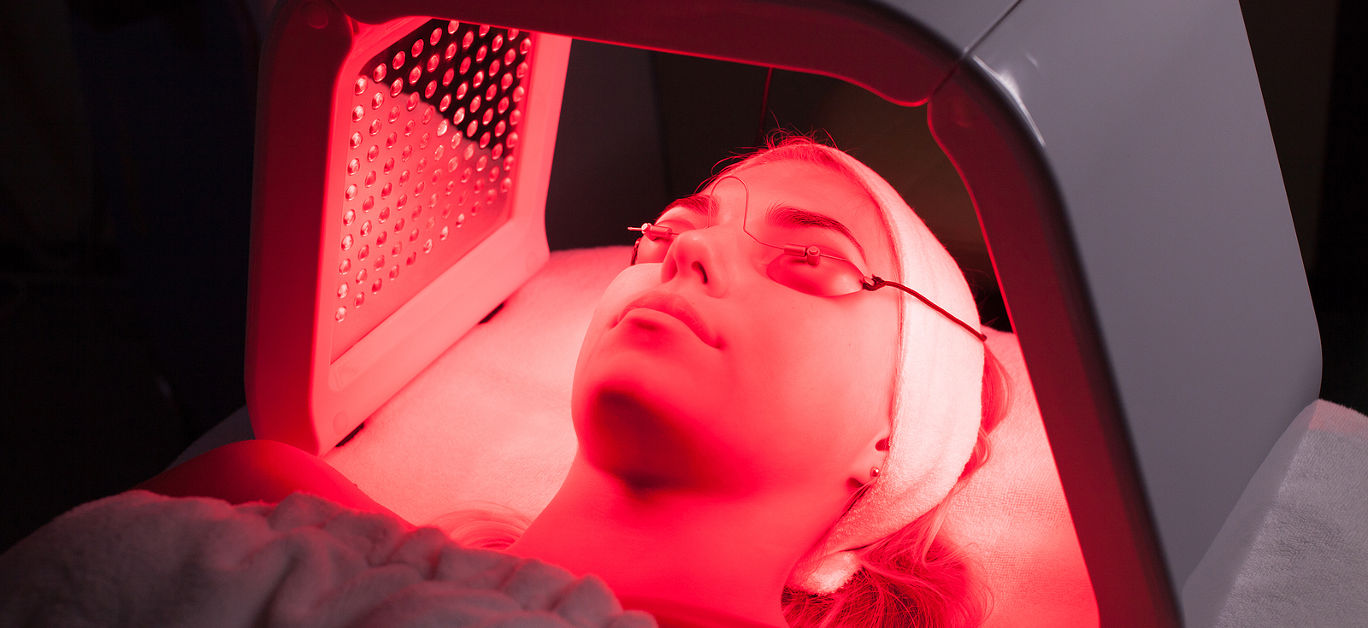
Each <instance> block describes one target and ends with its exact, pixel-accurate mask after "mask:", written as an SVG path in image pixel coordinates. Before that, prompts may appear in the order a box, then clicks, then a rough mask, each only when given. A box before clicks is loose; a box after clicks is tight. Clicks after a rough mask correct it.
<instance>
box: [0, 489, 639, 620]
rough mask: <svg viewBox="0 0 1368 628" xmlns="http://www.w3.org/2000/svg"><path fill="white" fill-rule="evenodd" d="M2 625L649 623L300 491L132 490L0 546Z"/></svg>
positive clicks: (519, 564) (550, 572)
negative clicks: (273, 496) (237, 495)
mask: <svg viewBox="0 0 1368 628" xmlns="http://www.w3.org/2000/svg"><path fill="white" fill-rule="evenodd" d="M0 625H3V626H21V625H22V626H528V627H533V626H537V627H540V626H547V627H551V626H595V627H605V628H608V627H612V628H627V627H637V626H654V625H655V621H654V620H652V619H651V618H650V617H648V616H646V615H645V614H643V613H640V612H626V613H624V612H623V611H622V608H621V606H619V604H618V602H617V600H616V599H615V598H614V597H613V594H612V593H610V592H609V591H608V589H607V587H606V586H605V585H604V584H603V582H602V581H600V580H598V579H596V578H593V577H588V578H576V577H574V576H572V575H570V574H569V573H568V572H566V571H565V570H563V569H560V568H558V567H552V566H550V565H547V564H545V563H542V562H540V561H535V560H524V559H519V558H515V557H512V556H508V555H506V554H500V553H497V552H489V551H481V550H470V549H464V548H461V547H458V546H456V545H455V544H453V543H451V542H449V541H448V540H447V539H446V537H445V536H444V535H443V534H442V533H441V532H439V531H437V530H435V529H433V528H423V529H418V530H407V529H405V528H404V527H403V526H402V525H401V524H400V522H398V521H397V520H395V519H393V518H391V517H386V516H383V515H375V514H363V513H358V512H354V511H351V510H348V509H346V508H343V507H341V506H338V505H336V504H333V503H331V502H328V501H325V500H323V499H319V498H316V497H312V496H309V495H301V494H296V495H293V496H291V497H289V498H286V499H285V500H284V501H282V502H281V503H280V504H279V505H268V504H260V503H258V504H247V505H241V506H231V505H229V504H227V503H226V502H223V501H218V500H212V499H199V498H181V499H172V498H167V497H161V496H158V495H153V494H151V493H147V492H143V491H134V492H129V493H124V494H121V495H116V496H114V497H109V498H106V499H102V500H100V501H96V502H91V503H89V504H85V505H83V506H80V507H78V508H76V509H75V510H73V511H71V512H68V513H67V514H65V515H62V516H61V517H58V518H57V519H56V520H54V521H53V522H51V523H49V524H48V525H46V526H44V527H43V528H40V529H39V530H38V531H37V532H35V533H34V534H32V535H30V536H29V537H28V538H26V539H24V540H23V541H20V542H19V543H18V544H17V545H15V546H14V547H12V548H10V550H9V551H7V552H6V553H5V554H4V555H3V556H0Z"/></svg>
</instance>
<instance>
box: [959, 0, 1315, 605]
mask: <svg viewBox="0 0 1368 628" xmlns="http://www.w3.org/2000/svg"><path fill="white" fill-rule="evenodd" d="M970 77H976V78H970ZM961 81H963V82H968V81H976V82H979V83H980V84H982V85H983V87H982V88H981V89H982V90H983V91H981V92H980V94H982V93H984V92H987V93H992V92H996V95H997V96H998V97H999V98H1003V99H1006V100H1007V101H1008V102H1009V103H1010V106H1011V107H1013V108H1014V109H1015V110H1016V112H1017V115H1018V116H1019V121H1020V122H1022V123H1024V125H1025V127H1026V131H1028V132H1029V134H1030V137H1029V138H1027V139H1028V141H1030V142H1031V143H1032V144H1034V149H1035V150H1036V151H1038V153H1039V155H1040V158H1041V160H1042V161H1043V162H1044V163H1045V164H1047V166H1048V169H1049V170H1048V174H1049V176H1050V177H1051V178H1052V179H1053V181H1054V183H1055V186H1056V190H1057V191H1058V194H1059V195H1060V198H1059V201H1060V203H1059V206H1060V209H1061V210H1062V211H1063V215H1062V224H1061V226H1062V227H1064V228H1065V229H1067V234H1061V235H1065V236H1067V238H1068V239H1069V240H1070V241H1071V243H1072V246H1073V247H1074V250H1075V255H1076V257H1075V262H1076V264H1077V272H1078V274H1079V276H1078V279H1079V280H1081V283H1082V286H1081V287H1082V288H1083V290H1084V293H1083V296H1085V297H1086V300H1087V305H1088V310H1089V314H1090V315H1091V318H1092V321H1093V324H1094V325H1095V328H1094V330H1093V331H1094V332H1095V334H1096V341H1097V342H1098V343H1099V349H1100V350H1101V352H1102V355H1100V356H1098V357H1099V358H1101V359H1102V360H1104V361H1105V366H1106V375H1107V376H1108V377H1109V378H1110V379H1111V380H1112V383H1113V385H1114V389H1115V394H1116V399H1115V400H1114V402H1115V403H1116V404H1117V408H1116V409H1117V410H1118V411H1119V416H1120V417H1121V418H1122V419H1123V420H1124V427H1125V433H1124V436H1125V437H1126V438H1127V439H1128V440H1129V445H1130V448H1131V449H1132V450H1133V452H1134V456H1135V458H1136V461H1137V463H1138V466H1139V471H1140V479H1141V480H1142V483H1143V494H1144V496H1145V497H1146V499H1147V501H1148V505H1149V508H1150V513H1151V516H1152V517H1153V521H1154V523H1155V525H1156V528H1157V531H1158V540H1159V542H1160V547H1161V548H1162V551H1163V555H1164V558H1165V563H1166V566H1167V571H1168V576H1169V577H1170V579H1171V581H1172V583H1173V585H1174V586H1176V587H1181V585H1182V583H1183V581H1184V580H1186V579H1187V577H1188V575H1189V574H1191V572H1192V570H1193V568H1194V567H1195V566H1196V564H1197V562H1198V561H1199V560H1200V559H1201V557H1202V555H1203V554H1204V553H1205V552H1206V550H1207V548H1208V547H1209V546H1210V544H1211V542H1212V540H1213V539H1214V538H1215V536H1216V533H1217V531H1218V530H1219V529H1220V527H1221V525H1222V523H1223V522H1224V521H1225V518H1226V516H1227V515H1228V514H1229V513H1230V511H1231V510H1232V508H1233V507H1234V505H1235V502H1236V501H1237V499H1238V498H1239V496H1240V494H1241V491H1242V490H1243V489H1244V487H1245V485H1246V483H1247V482H1248V481H1249V478H1250V477H1251V476H1252V475H1253V473H1254V471H1255V470H1256V469H1257V468H1258V466H1259V464H1260V463H1261V462H1262V461H1263V459H1264V458H1265V457H1266V456H1267V454H1268V452H1269V450H1270V449H1271V448H1272V446H1273V443H1274V442H1275V441H1276V440H1277V439H1278V437H1279V436H1280V435H1281V434H1282V432H1283V431H1284V430H1285V429H1286V427H1287V425H1288V424H1289V423H1290V422H1291V421H1292V419H1293V418H1295V417H1296V416H1297V414H1298V413H1299V412H1300V411H1301V409H1302V408H1304V407H1305V406H1306V405H1307V404H1308V403H1310V402H1311V401H1313V400H1314V399H1315V398H1316V397H1317V396H1318V391H1319V388H1320V376H1321V354H1320V337H1319V332H1318V330H1317V326H1316V320H1315V313H1314V310H1313V308H1312V304H1311V297H1310V292H1309V290H1308V287H1307V282H1306V276H1305V272H1304V269H1303V267H1302V263H1301V257H1300V254H1299V251H1298V247H1297V241H1296V237H1295V233H1294V230H1293V225H1292V220H1291V213H1290V211H1289V209H1288V204H1287V196H1286V193H1285V190H1284V188H1283V183H1282V178H1281V173H1280V170H1279V166H1278V162H1277V154H1276V152H1275V150H1274V146H1273V139H1272V136H1271V133H1270V131H1269V127H1268V121H1267V116H1266V114H1265V111H1264V106H1263V99H1262V94H1261V92H1260V89H1259V83H1258V78H1257V75H1256V72H1255V68H1254V63H1253V59H1252V57H1251V54H1250V50H1249V44H1248V39H1247V36H1246V33H1245V29H1244V22H1243V19H1242V16H1241V13H1240V8H1239V5H1238V4H1237V3H1236V2H1234V1H1233V0H1202V1H1196V2H1194V1H1192V0H1155V1H1147V2H1143V3H1140V2H1131V3H1116V2H1070V1H1066V0H1028V1H1025V2H1021V3H1020V4H1018V5H1017V6H1016V7H1015V9H1014V10H1013V11H1012V12H1011V14H1010V15H1008V16H1007V17H1006V19H1004V20H1003V21H1002V22H1001V23H1000V24H998V25H997V27H996V28H995V29H994V30H993V31H992V33H991V34H990V35H988V36H987V37H986V38H985V39H984V40H983V41H982V42H980V43H979V44H978V45H976V46H975V47H974V49H973V50H972V55H971V57H970V58H968V59H966V60H965V62H964V63H963V64H962V65H961V67H960V74H959V76H958V77H956V79H952V81H951V82H952V83H955V82H961ZM947 87H948V88H949V86H947ZM952 91H953V88H949V89H947V90H945V91H944V93H945V94H946V96H947V98H946V100H947V101H948V102H947V104H950V102H955V101H959V102H962V98H963V96H962V95H959V94H963V93H964V92H959V93H958V94H957V95H953V96H952V95H951V92H952ZM939 100H940V94H938V95H937V97H934V98H933V99H932V110H933V125H935V126H936V128H937V129H941V128H948V126H949V125H948V123H949V120H948V118H952V117H953V115H946V116H940V119H937V116H936V115H935V114H936V113H941V112H937V111H936V109H937V106H938V104H939V103H938V101H939ZM944 113H947V114H949V112H944ZM947 144H949V143H947ZM947 148H948V149H950V150H951V151H952V153H953V154H954V155H955V156H956V157H957V158H959V157H960V153H959V151H958V150H957V147H956V146H952V145H947ZM960 163H961V165H964V163H965V162H964V161H963V160H960ZM966 178H971V177H969V176H968V175H967V177H966ZM969 183H970V188H971V189H972V190H974V191H975V192H977V191H978V190H979V189H982V188H983V187H984V186H983V185H975V183H976V182H974V181H970V182H969ZM979 211H980V217H981V220H982V221H983V223H984V226H985V230H986V231H987V234H988V239H989V246H990V250H991V251H992V252H993V254H994V257H995V260H996V265H997V267H998V269H999V272H1000V274H1003V273H1007V272H1010V270H1009V269H1008V268H1007V266H1009V265H1010V266H1013V267H1015V266H1016V265H1017V264H1021V263H1029V260H1027V259H1010V260H1009V259H1006V258H1005V256H1004V254H1002V253H1000V252H999V250H1000V248H1002V245H1003V244H1004V242H1003V238H1002V237H1001V236H1000V235H999V233H1000V230H999V229H997V228H995V223H997V222H998V221H1002V222H1003V223H1004V226H1005V225H1006V224H1007V223H1010V222H1011V219H1010V218H1007V217H1001V216H999V215H998V214H999V213H1001V212H1005V211H1008V210H1007V208H1005V207H995V206H992V205H991V204H981V205H980V207H979ZM1004 253H1005V249H1004ZM1010 283H1011V282H1009V281H1008V280H1007V279H1005V278H1004V279H1003V286H1004V288H1005V289H1007V290H1008V291H1009V293H1008V294H1007V301H1008V308H1009V310H1010V311H1011V312H1012V314H1013V316H1012V319H1013V322H1014V324H1017V325H1018V332H1019V335H1020V337H1021V342H1022V345H1023V349H1024V351H1025V355H1026V357H1027V360H1028V362H1029V363H1030V365H1031V372H1032V378H1033V380H1034V379H1036V377H1035V374H1036V371H1037V368H1036V365H1037V362H1038V361H1041V360H1040V358H1044V357H1045V356H1048V355H1051V354H1057V353H1058V352H1059V351H1060V347H1058V346H1057V344H1056V343H1057V342H1058V341H1059V338H1052V337H1050V336H1049V335H1045V334H1042V333H1040V332H1039V331H1037V330H1036V320H1035V317H1034V316H1033V315H1031V316H1028V315H1026V314H1027V313H1026V312H1025V311H1021V309H1020V308H1019V307H1018V304H1019V303H1021V304H1023V305H1024V304H1025V303H1026V302H1029V300H1030V297H1029V296H1026V297H1025V301H1023V300H1022V299H1020V298H1018V297H1017V295H1016V294H1013V293H1012V292H1013V290H1012V286H1011V285H1010ZM1064 384H1065V382H1050V381H1048V380H1047V379H1046V378H1045V377H1041V378H1040V381H1037V382H1036V387H1037V395H1039V397H1040V399H1041V402H1042V406H1044V405H1046V403H1047V402H1046V401H1045V399H1046V397H1047V396H1051V397H1052V396H1056V395H1059V396H1067V395H1071V394H1073V393H1072V390H1070V389H1069V388H1067V387H1066V388H1064V389H1062V390H1057V389H1056V387H1057V386H1061V385H1064ZM1049 405H1051V406H1052V407H1054V406H1060V405H1062V402H1061V401H1055V402H1051V403H1049ZM1046 419H1047V423H1048V427H1049V428H1050V439H1051V442H1052V444H1055V443H1057V445H1056V447H1055V451H1056V452H1057V454H1060V453H1061V452H1077V451H1083V450H1080V448H1079V447H1080V446H1082V445H1084V444H1085V443H1083V442H1077V441H1078V439H1077V437H1076V436H1074V435H1071V430H1070V427H1069V425H1070V423H1073V422H1086V421H1088V420H1090V419H1089V418H1088V417H1084V416H1072V417H1070V416H1063V415H1061V416H1055V415H1053V414H1052V413H1051V412H1047V413H1046ZM1065 422H1068V423H1065ZM1056 436H1058V438H1056ZM1056 458H1057V461H1058V464H1059V466H1060V471H1061V474H1062V475H1063V476H1064V485H1065V488H1066V489H1067V490H1068V491H1069V498H1070V499H1069V501H1070V503H1071V504H1072V503H1073V502H1074V501H1075V496H1076V495H1077V494H1079V493H1081V492H1083V491H1087V490H1091V489H1092V488H1093V487H1094V486H1095V485H1096V483H1095V482H1089V481H1087V480H1086V477H1085V475H1084V471H1085V470H1084V469H1082V468H1079V469H1071V470H1066V467H1069V466H1072V465H1074V464H1077V465H1079V466H1083V465H1085V464H1088V463H1086V462H1085V461H1082V460H1076V459H1073V458H1072V456H1071V455H1070V453H1063V454H1062V455H1057V456H1056ZM1075 512H1078V511H1077V510H1075ZM1100 523H1101V522H1098V524H1099V525H1100ZM1079 528H1080V535H1084V534H1089V535H1092V534H1098V532H1096V530H1097V527H1096V526H1094V525H1088V524H1085V525H1080V526H1079ZM1100 537H1103V538H1096V539H1093V540H1092V541H1085V542H1084V549H1085V551H1086V550H1087V549H1088V545H1089V543H1092V544H1100V543H1104V542H1105V538H1104V537H1105V535H1100ZM1111 541H1112V542H1114V543H1124V542H1126V539H1124V538H1113V539H1112V540H1111ZM1089 563H1090V564H1091V563H1092V561H1091V560H1090V561H1089ZM1102 568H1105V566H1104V565H1096V566H1095V567H1094V569H1102ZM1099 595H1102V593H1100V592H1099ZM1103 623H1104V625H1105V624H1106V623H1107V622H1106V621H1105V620H1104V622H1103Z"/></svg>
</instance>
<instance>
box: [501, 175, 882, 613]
mask: <svg viewBox="0 0 1368 628" xmlns="http://www.w3.org/2000/svg"><path fill="white" fill-rule="evenodd" d="M733 174H734V175H735V176H737V177H739V178H740V179H742V180H743V181H744V182H745V187H746V188H748V190H749V206H750V208H751V209H750V211H751V213H752V218H751V220H752V221H754V220H755V216H756V215H757V212H760V211H763V210H764V209H766V208H768V207H771V206H773V205H775V204H784V205H789V206H793V207H797V208H801V209H806V210H809V211H813V212H817V213H820V214H823V215H825V216H828V217H830V218H834V219H835V220H837V221H839V222H841V223H843V224H844V225H846V226H847V227H848V228H849V230H850V231H851V232H852V233H853V235H854V237H855V238H856V240H858V242H859V243H860V245H862V247H863V249H864V252H863V254H861V253H860V252H859V251H858V249H857V248H856V247H855V246H854V245H853V244H851V243H850V242H849V241H848V240H846V239H845V238H843V237H842V236H840V235H837V234H835V233H832V232H830V231H828V230H824V229H821V228H816V227H813V228H808V229H804V232H805V233H804V236H805V237H806V236H807V235H808V233H807V232H810V233H811V238H810V239H811V242H810V243H812V244H817V245H819V246H821V247H823V250H833V251H836V252H838V253H839V254H841V255H843V256H846V257H849V258H850V259H853V260H855V261H856V262H857V264H858V265H859V266H860V267H861V268H863V269H867V270H869V271H870V272H873V273H875V274H879V275H880V276H883V277H885V278H888V279H895V280H896V279H897V277H896V273H895V264H894V261H893V258H892V245H891V242H890V240H889V236H888V234H887V232H886V231H885V229H884V227H883V223H882V220H881V217H880V216H879V214H878V210H877V209H876V207H875V206H874V204H873V202H872V201H871V200H870V198H869V197H868V195H867V194H866V193H865V192H864V191H863V190H862V189H861V188H859V187H858V186H856V185H855V184H853V183H852V182H850V181H848V180H847V179H846V178H844V177H843V176H842V175H840V174H837V173H835V172H832V171H830V170H828V169H826V168H823V167H821V166H817V165H812V164H808V163H804V162H797V161H783V162H777V163H769V164H764V165H759V166H748V167H743V168H742V169H740V170H738V171H734V172H733ZM742 190H743V188H742V186H740V185H737V184H736V183H735V182H734V181H728V180H727V179H723V180H722V182H721V183H719V184H715V185H713V186H710V187H709V188H708V189H707V190H705V191H704V192H705V193H709V194H712V195H713V196H714V198H715V199H716V200H717V204H718V206H719V212H718V215H717V216H715V217H714V218H713V219H712V221H711V224H709V223H708V221H707V219H706V218H702V217H700V216H698V215H696V214H692V213H690V212H688V211H686V210H683V209H679V208H672V209H668V210H667V211H666V212H665V213H664V214H663V215H662V216H661V218H660V219H659V221H658V222H661V223H664V222H671V223H672V224H674V225H676V229H680V228H682V227H685V226H687V227H693V228H692V229H689V230H687V231H686V232H685V233H683V234H682V235H680V236H678V237H677V239H676V240H675V242H674V244H673V245H672V246H671V247H670V250H669V252H668V254H667V257H666V259H665V260H664V262H663V263H660V264H654V263H652V264H639V265H637V266H633V267H630V268H628V269H626V270H624V271H623V272H622V273H621V274H620V275H618V277H617V278H616V279H615V280H614V281H613V283H612V284H611V285H610V287H609V288H608V290H607V292H606V293H605V294H604V296H603V298H602V300H601V301H600V303H599V306H598V309H597V311H596V312H595V314H594V317H593V320H592V322H591V323H590V326H589V330H588V332H587V335H586V337H585V340H584V345H583V347H582V349H581V351H580V357H579V362H578V365H577V367H576V372H575V380H574V388H573V399H572V406H571V407H572V412H573V417H574V423H575V429H576V433H577V434H578V437H579V444H580V449H579V453H578V455H577V457H576V459H575V461H574V463H573V465H572V467H571V470H570V473H569V475H568V477H567V479H566V481H565V483H564V485H563V486H562V488H561V490H560V491H559V492H558V493H557V495H556V497H555V498H554V499H553V500H552V502H551V504H550V505H549V506H548V507H547V508H546V510H545V511H544V512H543V513H542V515H541V516H540V517H539V518H538V519H537V520H536V521H535V522H534V523H533V524H532V526H531V527H530V528H529V529H528V530H527V532H526V534H525V535H524V536H523V537H522V538H521V540H519V542H518V543H516V544H515V545H514V546H513V547H512V548H511V551H512V552H514V553H516V554H519V555H523V556H534V557H538V558H542V559H545V560H547V561H549V562H552V563H554V564H558V565H562V566H564V567H566V568H568V569H570V570H572V571H575V572H578V573H593V574H597V575H599V576H601V577H603V578H604V579H605V580H607V582H608V583H609V585H610V586H611V587H612V588H613V589H614V590H615V591H616V592H617V593H618V595H619V596H620V597H621V598H622V599H623V600H624V603H625V605H626V606H628V607H629V608H631V607H638V608H646V609H648V610H649V608H650V607H651V605H652V604H651V600H656V601H659V602H661V603H663V604H667V605H679V604H682V605H686V606H692V607H695V608H704V609H708V610H710V611H715V612H720V613H723V614H727V615H731V616H734V617H737V618H745V619H748V620H751V621H755V622H759V623H762V624H770V625H784V624H785V622H784V620H783V617H782V615H781V613H780V607H779V600H780V595H781V592H782V589H783V586H784V583H785V581H786V580H787V578H788V575H789V573H790V571H792V569H793V567H794V565H795V563H796V562H797V561H798V560H799V559H800V558H802V557H803V556H804V554H805V553H806V552H807V551H808V550H809V548H811V546H812V545H813V544H814V543H816V542H817V541H818V540H819V539H820V538H821V537H822V536H823V534H824V533H825V532H826V531H827V529H828V528H829V527H830V526H831V525H832V524H833V523H834V522H835V521H836V519H838V518H839V516H840V515H841V514H842V512H843V511H844V508H845V507H846V505H847V504H848V503H849V501H850V499H851V497H852V494H853V492H854V491H855V490H856V489H858V487H859V486H860V485H862V484H863V483H866V482H868V481H869V480H870V468H871V467H876V466H879V465H880V464H881V461H882V458H883V456H884V454H885V452H883V451H880V449H879V447H878V446H877V444H878V442H879V441H880V440H882V439H885V438H887V437H888V434H889V427H890V426H889V420H890V419H889V416H890V403H891V387H892V381H893V364H894V358H895V353H896V349H897V347H896V338H897V315H898V309H897V299H898V296H899V295H898V293H897V292H895V291H893V290H880V291H876V292H864V291H862V292H859V293H856V294H853V295H847V296H842V297H835V298H823V297H816V296H812V295H808V294H804V293H801V292H798V291H796V290H794V289H792V288H789V287H786V286H784V285H781V284H778V283H775V282H774V281H772V280H771V279H769V278H768V277H767V276H766V274H765V262H766V261H768V260H769V259H772V258H773V257H774V250H773V249H766V248H765V247H762V246H760V245H758V244H756V243H755V241H754V240H751V239H750V238H749V237H748V236H747V235H746V234H745V233H743V232H742V231H741V225H740V223H741V218H742V212H743V205H744V204H745V200H744V199H745V198H746V197H745V196H744V195H743V191H742Z"/></svg>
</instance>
